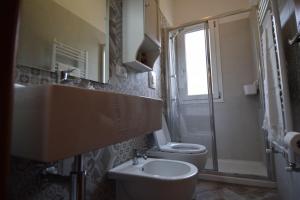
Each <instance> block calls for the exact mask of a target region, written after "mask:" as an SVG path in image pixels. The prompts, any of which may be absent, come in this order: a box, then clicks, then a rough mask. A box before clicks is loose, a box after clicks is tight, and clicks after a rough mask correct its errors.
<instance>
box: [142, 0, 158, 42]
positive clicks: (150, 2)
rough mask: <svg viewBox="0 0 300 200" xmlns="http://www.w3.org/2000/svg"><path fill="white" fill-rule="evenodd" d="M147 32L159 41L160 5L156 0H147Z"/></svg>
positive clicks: (155, 40)
mask: <svg viewBox="0 0 300 200" xmlns="http://www.w3.org/2000/svg"><path fill="white" fill-rule="evenodd" d="M144 6H145V33H146V35H147V36H148V37H149V38H151V40H153V41H154V42H156V43H158V41H159V32H158V5H157V3H156V1H155V0H145V5H144Z"/></svg>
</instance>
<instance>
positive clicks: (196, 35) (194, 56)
mask: <svg viewBox="0 0 300 200" xmlns="http://www.w3.org/2000/svg"><path fill="white" fill-rule="evenodd" d="M184 42H185V66H186V80H187V95H188V96H194V95H208V90H207V66H206V45H205V31H204V30H197V31H194V32H190V33H187V34H185V36H184Z"/></svg>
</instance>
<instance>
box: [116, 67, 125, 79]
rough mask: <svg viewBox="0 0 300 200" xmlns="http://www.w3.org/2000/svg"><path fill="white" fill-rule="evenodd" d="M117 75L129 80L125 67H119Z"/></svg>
mask: <svg viewBox="0 0 300 200" xmlns="http://www.w3.org/2000/svg"><path fill="white" fill-rule="evenodd" d="M116 74H117V76H120V77H122V78H127V69H126V68H125V67H123V66H120V65H117V67H116Z"/></svg>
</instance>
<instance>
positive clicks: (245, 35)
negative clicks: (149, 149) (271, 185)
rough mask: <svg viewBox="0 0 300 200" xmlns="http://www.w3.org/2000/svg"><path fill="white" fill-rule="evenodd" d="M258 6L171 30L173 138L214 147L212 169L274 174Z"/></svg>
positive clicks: (169, 72)
mask: <svg viewBox="0 0 300 200" xmlns="http://www.w3.org/2000/svg"><path fill="white" fill-rule="evenodd" d="M257 44H258V33H257V21H256V10H254V9H253V10H252V9H248V10H240V11H237V12H233V13H229V14H226V15H220V16H218V17H214V18H211V19H209V20H203V21H200V22H198V23H194V24H190V25H186V26H182V27H177V28H175V29H172V30H170V31H169V35H168V59H167V61H168V65H167V66H168V67H167V71H166V74H167V90H168V95H167V99H168V113H167V119H168V124H169V128H170V130H171V133H172V139H173V140H174V141H177V142H188V143H197V144H201V145H204V146H206V148H207V149H208V152H209V154H208V160H207V164H206V167H205V170H206V172H208V173H218V174H220V173H221V174H225V175H226V174H228V175H231V176H242V177H259V178H272V177H273V176H272V165H271V162H270V160H271V159H270V157H269V156H270V155H268V154H266V153H265V149H266V145H265V144H266V143H267V142H266V133H265V132H264V131H263V130H262V128H261V127H262V121H263V113H264V109H263V105H264V103H263V102H262V101H263V98H261V96H262V94H260V93H261V92H260V91H262V90H258V89H257V92H256V93H255V92H253V94H252V95H245V93H244V85H253V86H254V87H258V85H259V84H258V83H259V82H260V80H261V78H260V67H259V66H260V61H259V53H258V50H257V49H258V48H259V47H258V46H257Z"/></svg>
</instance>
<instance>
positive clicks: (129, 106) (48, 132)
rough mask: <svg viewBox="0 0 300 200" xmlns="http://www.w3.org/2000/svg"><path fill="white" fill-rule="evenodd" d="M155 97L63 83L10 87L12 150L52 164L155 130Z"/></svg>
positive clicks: (158, 111) (157, 109)
mask: <svg viewBox="0 0 300 200" xmlns="http://www.w3.org/2000/svg"><path fill="white" fill-rule="evenodd" d="M161 109H162V102H161V100H158V99H151V98H145V97H137V96H130V95H124V94H118V93H113V92H104V91H96V90H87V89H81V88H76V87H70V86H63V85H44V86H31V87H21V88H15V103H14V120H13V135H12V154H13V155H15V156H21V157H25V158H29V159H33V160H38V161H44V162H52V161H56V160H60V159H64V158H67V157H70V156H73V155H77V154H80V153H83V152H87V151H91V150H94V149H97V148H101V147H104V146H107V145H110V144H113V143H116V142H120V141H123V140H126V139H129V138H131V137H135V136H138V135H141V134H146V133H150V132H152V131H154V130H157V129H159V128H161V122H160V121H159V120H161V117H160V116H161Z"/></svg>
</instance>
